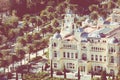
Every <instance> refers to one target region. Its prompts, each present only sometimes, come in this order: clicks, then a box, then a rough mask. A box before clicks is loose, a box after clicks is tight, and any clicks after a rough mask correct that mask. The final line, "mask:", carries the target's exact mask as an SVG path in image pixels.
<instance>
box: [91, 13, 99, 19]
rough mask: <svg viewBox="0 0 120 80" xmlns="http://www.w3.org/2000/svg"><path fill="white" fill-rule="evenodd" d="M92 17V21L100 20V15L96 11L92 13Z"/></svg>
mask: <svg viewBox="0 0 120 80" xmlns="http://www.w3.org/2000/svg"><path fill="white" fill-rule="evenodd" d="M90 16H91V19H93V20H97V19H98V13H97V12H96V11H94V12H92V13H91V14H90Z"/></svg>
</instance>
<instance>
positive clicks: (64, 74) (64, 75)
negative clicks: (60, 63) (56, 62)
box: [63, 64, 66, 79]
mask: <svg viewBox="0 0 120 80" xmlns="http://www.w3.org/2000/svg"><path fill="white" fill-rule="evenodd" d="M63 71H64V78H65V79H66V68H65V64H64V69H63Z"/></svg>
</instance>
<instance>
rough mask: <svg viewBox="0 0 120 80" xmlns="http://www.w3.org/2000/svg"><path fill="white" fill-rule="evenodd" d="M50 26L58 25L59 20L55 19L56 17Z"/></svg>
mask: <svg viewBox="0 0 120 80" xmlns="http://www.w3.org/2000/svg"><path fill="white" fill-rule="evenodd" d="M52 26H53V27H55V28H56V27H58V26H59V22H58V21H57V19H54V20H53V22H52Z"/></svg>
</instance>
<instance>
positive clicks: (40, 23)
mask: <svg viewBox="0 0 120 80" xmlns="http://www.w3.org/2000/svg"><path fill="white" fill-rule="evenodd" d="M41 25H42V20H41V19H40V18H39V19H37V26H38V31H39V30H40V26H41Z"/></svg>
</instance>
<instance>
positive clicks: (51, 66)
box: [50, 60, 53, 77]
mask: <svg viewBox="0 0 120 80" xmlns="http://www.w3.org/2000/svg"><path fill="white" fill-rule="evenodd" d="M50 64H51V66H50V67H51V73H50V74H51V77H53V68H52V64H53V63H52V60H51V63H50Z"/></svg>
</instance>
